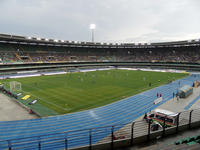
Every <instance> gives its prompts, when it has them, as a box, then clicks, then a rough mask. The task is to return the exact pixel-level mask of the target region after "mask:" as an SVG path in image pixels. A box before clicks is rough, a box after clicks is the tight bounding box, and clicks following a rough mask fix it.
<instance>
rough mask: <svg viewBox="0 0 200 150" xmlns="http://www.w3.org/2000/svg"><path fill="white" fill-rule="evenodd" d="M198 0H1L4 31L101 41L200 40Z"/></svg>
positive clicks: (0, 24) (0, 29)
mask: <svg viewBox="0 0 200 150" xmlns="http://www.w3.org/2000/svg"><path fill="white" fill-rule="evenodd" d="M198 4H199V0H140V1H138V0H117V1H116V0H109V1H108V0H1V1H0V13H1V15H0V20H1V22H0V32H1V33H10V34H20V35H27V36H39V37H46V38H57V39H66V40H78V41H89V40H91V33H90V29H89V24H90V23H95V24H96V26H97V28H96V29H95V40H96V41H100V42H139V41H144V42H152V41H162V40H179V39H181V37H182V38H199V37H198V36H199V33H200V28H199V25H200V20H199V19H198V18H200V13H199V7H200V5H198Z"/></svg>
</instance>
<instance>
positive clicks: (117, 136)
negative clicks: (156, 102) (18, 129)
mask: <svg viewBox="0 0 200 150" xmlns="http://www.w3.org/2000/svg"><path fill="white" fill-rule="evenodd" d="M166 118H167V116H165V117H164V119H163V126H162V128H159V129H158V130H156V131H152V128H151V127H152V126H151V125H152V122H147V121H145V120H141V121H135V122H131V123H125V124H116V125H110V126H104V127H98V128H91V129H83V130H76V131H67V132H62V133H53V134H48V135H38V136H37V135H36V136H32V137H22V138H16V139H10V140H3V141H0V149H9V150H16V149H20V150H23V149H39V150H49V149H54V150H56V149H75V148H83V147H84V148H85V149H95V147H96V146H101V145H105V144H106V145H107V146H108V145H109V149H114V148H115V147H117V145H116V143H117V142H119V141H124V140H129V143H128V145H130V146H131V145H134V144H135V143H136V139H137V138H139V137H145V138H144V139H143V140H151V139H152V136H151V135H152V134H155V133H159V134H157V135H159V136H162V137H164V136H165V135H167V134H169V131H170V132H171V133H177V132H179V131H180V130H182V128H183V126H184V127H185V128H184V129H191V128H193V127H196V126H200V109H195V110H189V111H183V112H180V113H178V115H177V123H176V125H175V126H171V127H167V126H166V120H167V119H166ZM13 130H14V129H13ZM143 142H144V141H143Z"/></svg>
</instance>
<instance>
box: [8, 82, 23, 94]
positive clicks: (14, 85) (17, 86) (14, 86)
mask: <svg viewBox="0 0 200 150" xmlns="http://www.w3.org/2000/svg"><path fill="white" fill-rule="evenodd" d="M21 90H22V86H21V83H20V82H17V81H11V82H10V91H11V92H20V91H21Z"/></svg>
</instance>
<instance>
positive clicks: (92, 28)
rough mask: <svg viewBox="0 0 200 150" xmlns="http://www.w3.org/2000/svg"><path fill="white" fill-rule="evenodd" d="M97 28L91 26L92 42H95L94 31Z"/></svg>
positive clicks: (93, 25)
mask: <svg viewBox="0 0 200 150" xmlns="http://www.w3.org/2000/svg"><path fill="white" fill-rule="evenodd" d="M95 28H96V25H95V24H90V30H91V31H92V42H94V30H95Z"/></svg>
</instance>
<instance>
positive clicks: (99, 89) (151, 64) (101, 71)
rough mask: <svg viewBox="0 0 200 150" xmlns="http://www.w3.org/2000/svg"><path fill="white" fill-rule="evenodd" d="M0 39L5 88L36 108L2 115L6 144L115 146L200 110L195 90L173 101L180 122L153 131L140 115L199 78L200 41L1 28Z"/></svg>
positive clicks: (191, 119) (1, 139) (194, 121)
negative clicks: (79, 36) (89, 37)
mask: <svg viewBox="0 0 200 150" xmlns="http://www.w3.org/2000/svg"><path fill="white" fill-rule="evenodd" d="M0 43H1V44H0V50H1V66H0V67H1V91H2V93H4V95H6V96H8V97H10V101H14V102H15V103H16V104H19V105H20V107H23V108H24V109H26V110H27V112H26V113H27V114H28V112H29V113H31V115H36V119H28V120H14V121H1V123H0V127H1V135H0V143H1V145H0V148H1V149H88V148H89V149H103V148H106V149H114V148H117V147H121V146H123V145H125V146H129V145H134V144H137V143H139V142H144V141H146V140H151V139H154V138H155V137H157V136H158V135H162V136H164V135H168V134H172V133H177V132H178V131H182V130H186V129H187V128H188V126H189V128H194V127H196V126H198V125H199V121H200V120H199V117H198V115H199V112H200V111H199V110H198V109H195V110H193V109H191V108H192V106H193V105H194V104H195V103H196V102H197V101H198V100H199V95H197V94H192V98H190V99H191V100H189V101H187V102H186V103H185V104H181V105H183V106H180V109H179V108H176V110H177V111H176V112H177V113H179V120H180V122H179V123H177V124H176V125H175V126H171V127H168V128H165V127H164V128H161V129H159V130H158V131H156V132H154V131H152V130H150V123H145V122H144V121H141V120H142V119H140V121H138V120H137V119H138V118H141V117H142V116H143V115H144V114H146V113H148V112H151V111H152V110H154V109H155V108H157V107H159V106H162V105H163V104H165V103H167V102H170V101H173V100H172V99H174V95H173V93H177V90H178V89H179V88H180V87H183V86H184V85H189V86H194V83H195V82H197V81H198V80H199V78H200V76H199V74H198V73H197V72H198V71H199V62H198V61H199V55H196V53H199V46H200V41H199V40H192V41H177V42H165V43H151V44H146V43H140V44H137V45H135V44H131V43H123V44H114V43H92V42H75V41H71V42H70V41H59V40H54V39H49V40H46V39H39V38H35V37H23V36H16V35H5V34H1V35H0ZM188 50H189V51H188ZM177 58H178V59H177ZM138 81H139V82H138ZM102 83H103V84H102ZM91 88H92V90H91ZM197 89H198V87H197ZM158 94H159V95H158ZM158 97H159V98H158ZM180 101H181V100H180ZM182 101H184V100H182ZM176 105H177V104H176ZM170 107H171V106H168V108H167V109H170ZM182 107H184V109H181V108H182ZM11 114H12V112H11ZM183 120H184V121H183Z"/></svg>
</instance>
